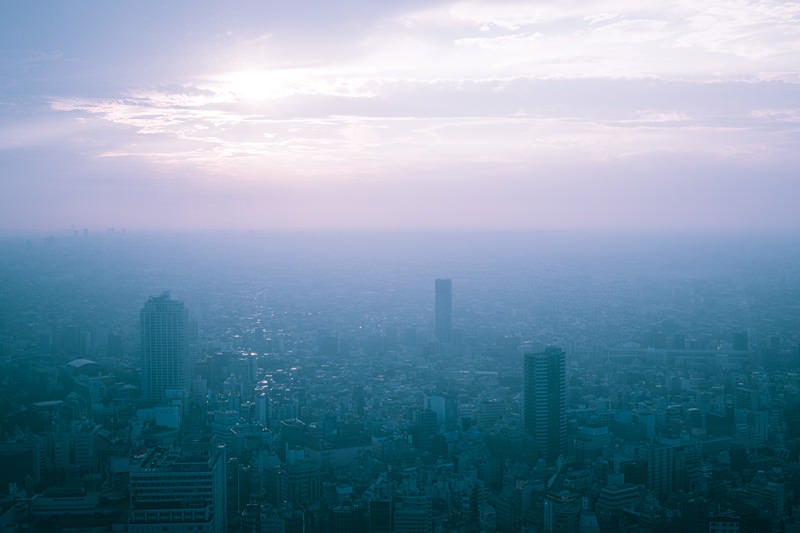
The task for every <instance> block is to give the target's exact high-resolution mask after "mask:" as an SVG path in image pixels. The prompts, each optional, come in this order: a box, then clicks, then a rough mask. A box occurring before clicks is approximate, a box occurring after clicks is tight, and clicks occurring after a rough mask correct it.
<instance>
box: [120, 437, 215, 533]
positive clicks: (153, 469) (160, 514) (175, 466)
mask: <svg viewBox="0 0 800 533" xmlns="http://www.w3.org/2000/svg"><path fill="white" fill-rule="evenodd" d="M225 469H226V459H225V450H224V448H217V449H216V450H214V452H213V453H212V454H211V456H210V457H202V458H200V457H198V458H184V457H180V456H179V455H178V454H177V453H174V452H172V451H169V450H165V449H162V448H155V449H153V450H151V451H150V452H148V453H147V454H146V455H145V456H144V457H143V458H142V459H141V460H140V461H138V462H135V463H134V464H132V465H131V473H130V504H131V516H130V522H129V523H128V531H129V532H131V533H150V532H155V531H174V532H177V531H180V532H185V531H205V532H209V533H222V532H224V531H227V525H226V522H227V485H226V472H225Z"/></svg>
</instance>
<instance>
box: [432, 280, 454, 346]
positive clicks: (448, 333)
mask: <svg viewBox="0 0 800 533" xmlns="http://www.w3.org/2000/svg"><path fill="white" fill-rule="evenodd" d="M435 328H436V340H437V341H439V342H441V343H449V342H450V340H451V339H452V336H453V282H452V281H451V280H449V279H437V280H436V327H435Z"/></svg>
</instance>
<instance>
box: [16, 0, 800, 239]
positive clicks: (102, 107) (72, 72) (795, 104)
mask: <svg viewBox="0 0 800 533" xmlns="http://www.w3.org/2000/svg"><path fill="white" fill-rule="evenodd" d="M799 20H800V6H798V5H796V4H792V3H781V2H778V1H760V2H756V1H745V0H743V1H742V2H735V3H732V2H726V1H723V0H714V1H711V2H703V3H699V4H698V3H693V2H683V1H681V2H669V3H663V2H662V3H653V4H649V5H648V6H641V5H640V4H639V3H636V2H629V1H620V0H593V1H592V2H582V3H576V2H573V3H569V4H563V3H560V2H554V1H547V2H537V3H529V2H499V3H498V2H481V1H441V2H440V1H436V2H420V1H412V2H394V1H392V2H380V3H379V4H376V3H374V2H364V1H352V2H345V3H332V2H325V1H316V2H312V3H311V4H310V5H308V6H307V7H303V8H299V7H297V6H292V5H290V4H286V3H280V2H265V3H262V2H244V3H240V4H238V5H237V6H236V7H235V8H230V7H228V6H221V5H218V4H214V3H211V2H199V3H194V2H192V3H188V2H174V3H170V4H169V5H167V6H163V5H156V4H150V3H145V4H141V3H138V2H115V3H114V4H113V5H111V4H107V3H104V2H98V1H91V2H82V3H81V4H80V6H74V5H68V4H63V3H59V2H40V3H35V4H31V3H29V2H17V1H12V2H7V3H6V4H4V17H3V18H2V21H0V78H1V79H3V80H4V81H3V83H2V84H0V120H1V121H2V123H3V126H2V127H0V166H1V167H2V168H3V169H4V170H3V175H2V180H1V181H0V230H33V229H36V230H44V231H54V230H58V229H62V228H69V227H77V228H84V227H85V228H90V229H92V230H97V229H105V228H109V227H116V228H121V227H125V228H129V229H157V228H161V229H163V228H168V229H181V230H189V229H310V228H316V229H320V228H321V229H330V228H333V229H337V228H366V229H587V228H601V229H608V230H620V229H622V230H624V229H631V228H634V229H642V230H654V229H682V230H720V229H722V230H752V229H761V230H765V229H783V230H795V229H796V228H797V227H798V226H800V214H798V210H797V209H796V208H795V206H796V204H797V203H798V199H800V198H799V196H798V195H800V192H798V191H800V187H798V178H797V173H796V170H795V169H796V168H797V167H798V163H800V159H798V157H799V156H798V154H800V149H798V148H800V147H799V146H798V138H797V127H798V124H800V118H799V117H800V96H799V95H800V91H798V90H797V84H798V82H799V81H800V59H798V58H800V54H798V53H797V50H798V49H800V23H798V21H799Z"/></svg>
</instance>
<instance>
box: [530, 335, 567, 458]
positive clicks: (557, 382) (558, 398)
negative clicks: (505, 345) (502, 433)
mask: <svg viewBox="0 0 800 533" xmlns="http://www.w3.org/2000/svg"><path fill="white" fill-rule="evenodd" d="M565 367H566V363H565V355H564V352H563V351H562V350H561V349H560V348H556V347H552V346H551V347H549V348H547V349H546V350H545V351H544V352H541V353H529V354H525V376H524V379H525V401H524V404H523V407H524V410H523V417H524V421H525V432H526V433H528V434H529V435H531V436H532V437H533V439H534V441H535V442H536V449H537V452H538V454H539V457H541V458H543V459H545V460H546V461H547V462H548V463H550V462H553V461H555V460H556V459H557V458H558V456H559V455H563V454H564V453H565V452H566V444H567V381H566V375H565Z"/></svg>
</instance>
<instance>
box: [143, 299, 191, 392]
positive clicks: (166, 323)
mask: <svg viewBox="0 0 800 533" xmlns="http://www.w3.org/2000/svg"><path fill="white" fill-rule="evenodd" d="M186 323H187V313H186V309H185V308H184V306H183V302H179V301H178V300H172V299H171V298H170V297H169V293H166V292H165V293H163V294H162V295H161V296H153V297H151V298H150V299H149V300H147V303H145V304H144V307H143V308H142V312H141V328H142V359H143V361H142V363H143V364H142V367H143V371H144V376H143V378H144V379H143V382H144V397H145V398H146V399H148V400H154V401H161V400H164V399H165V398H166V397H167V391H169V390H180V389H183V388H184V387H185V386H186V373H187V366H188V349H187V342H186Z"/></svg>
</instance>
